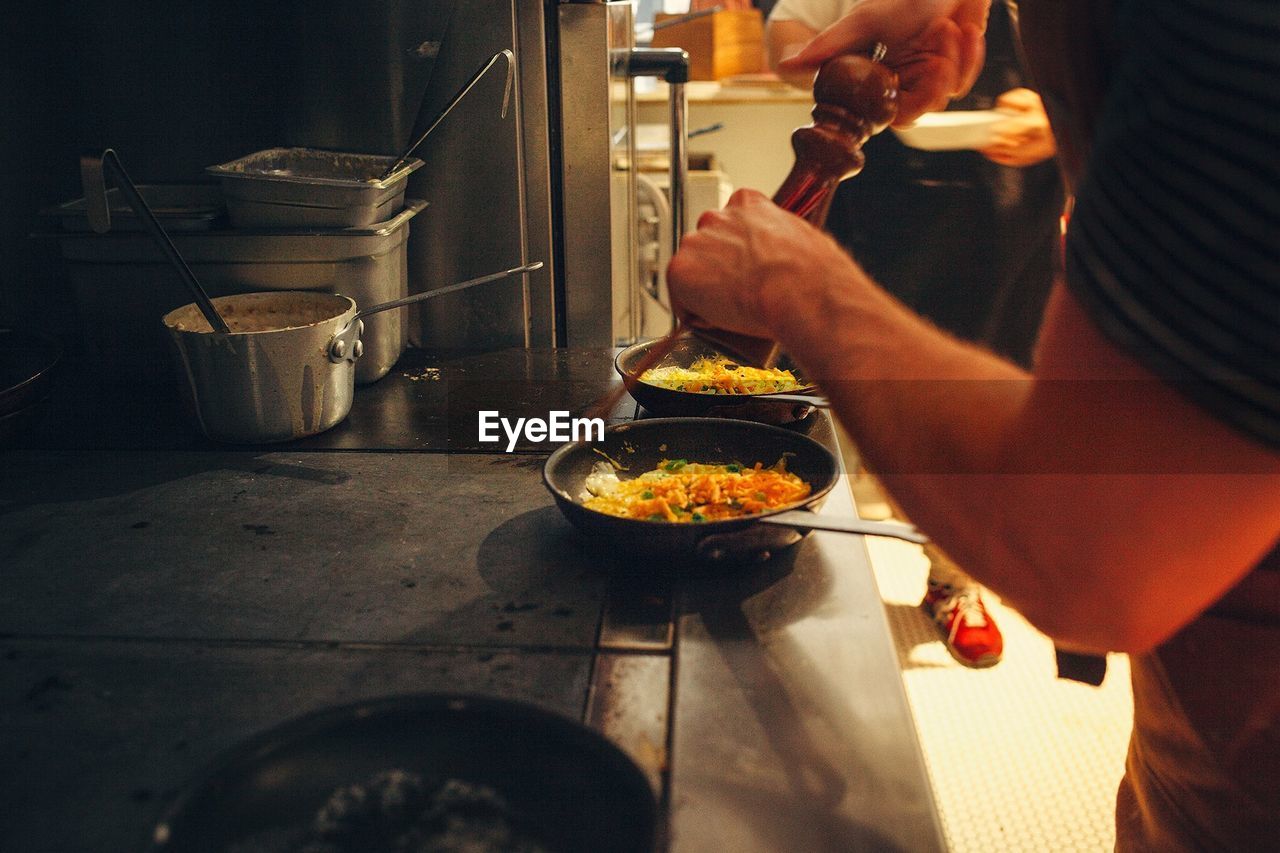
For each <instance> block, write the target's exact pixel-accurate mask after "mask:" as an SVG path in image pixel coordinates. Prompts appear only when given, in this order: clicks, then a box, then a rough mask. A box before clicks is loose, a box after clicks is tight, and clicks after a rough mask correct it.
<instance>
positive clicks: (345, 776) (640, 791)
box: [151, 694, 656, 853]
mask: <svg viewBox="0 0 1280 853" xmlns="http://www.w3.org/2000/svg"><path fill="white" fill-rule="evenodd" d="M393 769H394V770H404V771H408V772H410V773H414V774H418V775H420V776H422V777H423V778H424V779H426V780H437V781H443V780H445V779H457V780H460V781H462V782H467V783H470V784H472V785H484V786H487V787H489V788H492V789H494V790H495V791H497V793H498V794H499V795H500V796H501V797H502V798H503V799H504V800H505V801H506V803H507V806H508V808H509V809H510V814H511V818H512V823H513V827H514V828H516V829H517V831H518V832H519V833H520V834H521V835H522V836H525V837H528V838H529V839H530V840H532V841H534V842H536V843H538V844H540V845H542V846H543V847H544V848H546V849H547V850H554V851H561V853H585V851H592V853H649V851H651V850H653V839H654V833H655V828H656V807H655V805H654V797H653V793H652V791H651V790H650V788H649V783H648V782H647V781H646V780H645V777H644V775H643V774H642V773H641V771H640V770H639V768H637V767H636V766H635V764H634V763H632V761H631V760H630V759H629V758H627V756H626V755H624V754H623V753H622V751H621V750H619V749H618V748H617V747H616V746H614V745H613V744H612V743H610V742H609V741H608V740H607V739H605V738H604V737H603V736H601V735H599V734H597V733H596V732H594V731H592V730H591V729H589V728H587V727H586V726H583V725H581V724H579V723H577V722H574V721H572V720H569V719H566V718H564V717H560V716H557V715H555V714H552V713H549V712H547V711H543V710H541V709H539V708H536V707H533V706H532V705H528V704H524V703H518V702H511V701H506V700H501V699H491V698H483V697H473V696H457V695H441V694H421V695H416V696H400V697H392V698H387V699H380V700H375V701H369V702H363V703H360V704H356V705H350V706H347V707H342V708H333V709H329V710H324V711H319V712H317V713H314V714H310V715H308V716H305V717H301V718H299V719H296V720H293V721H291V722H288V723H285V724H283V725H281V726H279V727H277V728H275V729H272V730H270V731H268V732H265V733H264V734H261V735H258V736H257V737H255V738H252V739H251V740H249V741H247V742H245V743H242V744H240V745H238V746H235V747H233V748H232V749H231V750H230V751H229V752H228V753H226V754H225V755H223V756H222V757H221V758H220V759H219V760H218V761H217V762H216V763H215V764H214V766H213V767H212V768H210V769H209V770H208V771H206V772H205V773H204V774H202V776H201V778H199V779H197V780H196V781H195V782H194V783H193V784H192V785H191V786H190V787H188V788H187V789H186V790H185V791H184V792H183V793H182V794H180V795H179V798H178V800H177V802H176V803H175V804H174V805H173V806H172V807H171V808H170V809H169V810H168V812H167V813H166V815H165V816H164V817H163V818H162V819H161V821H160V822H159V823H158V824H157V825H156V827H155V830H154V832H153V841H152V847H151V850H152V851H153V853H225V851H228V850H281V849H285V850H294V849H297V847H296V846H293V844H294V842H295V839H296V836H298V835H301V834H304V833H305V831H306V829H307V827H308V826H309V825H310V824H311V823H312V821H313V819H314V817H315V815H316V813H317V811H319V810H320V808H321V807H322V806H324V805H325V802H326V801H327V800H328V798H329V796H330V794H331V793H332V792H333V791H334V790H336V789H338V788H342V787H346V786H348V785H352V784H357V783H362V782H364V781H365V780H366V779H369V778H370V777H372V776H374V775H376V774H379V773H381V772H384V771H387V770H393ZM360 849H365V848H364V847H361V848H360Z"/></svg>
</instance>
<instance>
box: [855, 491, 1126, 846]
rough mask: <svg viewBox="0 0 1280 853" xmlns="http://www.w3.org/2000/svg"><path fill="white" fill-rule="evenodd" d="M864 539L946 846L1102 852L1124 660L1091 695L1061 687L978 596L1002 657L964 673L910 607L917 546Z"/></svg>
mask: <svg viewBox="0 0 1280 853" xmlns="http://www.w3.org/2000/svg"><path fill="white" fill-rule="evenodd" d="M858 492H862V493H861V494H858ZM855 496H856V497H858V498H859V508H860V511H861V512H862V513H863V514H864V515H870V516H875V515H881V516H883V514H885V513H884V508H883V507H879V509H881V512H877V511H876V510H877V509H878V508H877V507H876V506H875V505H874V503H873V501H874V497H875V493H874V491H871V492H869V493H868V491H866V489H865V486H864V488H862V489H855ZM866 541H867V548H868V550H869V552H870V554H871V559H872V564H873V566H874V567H875V572H876V580H877V582H878V583H879V585H880V592H881V596H882V598H883V599H884V603H885V608H886V610H887V612H888V614H889V622H890V625H891V627H892V629H893V633H894V638H895V641H896V643H897V647H898V655H899V659H900V660H901V662H902V667H903V670H902V674H903V682H904V684H905V685H906V690H907V696H908V699H909V701H910V703H911V709H912V712H913V713H914V714H915V718H916V726H917V729H918V731H919V734H920V741H921V746H922V747H923V749H924V754H925V761H926V763H927V765H928V767H929V775H930V778H931V781H932V783H933V787H934V795H935V796H936V797H937V801H938V809H939V811H940V812H941V815H942V821H943V827H944V830H945V832H946V836H947V842H948V844H949V845H950V847H951V849H952V850H953V851H958V852H959V853H968V851H984V853H986V851H1055V853H1056V851H1110V850H1112V849H1113V847H1114V843H1115V831H1114V827H1113V823H1112V816H1113V808H1114V802H1115V791H1116V785H1117V783H1118V782H1119V780H1120V776H1121V774H1122V772H1123V769H1124V755H1125V750H1126V747H1127V744H1128V738H1129V728H1130V721H1131V718H1132V713H1133V704H1132V697H1131V695H1130V690H1129V661H1128V658H1126V657H1125V656H1123V655H1112V656H1111V657H1110V658H1109V660H1108V670H1107V678H1106V680H1105V681H1104V682H1103V684H1102V686H1101V687H1090V686H1087V685H1083V684H1078V683H1076V682H1069V681H1062V680H1059V679H1058V678H1056V675H1055V667H1054V658H1053V645H1052V643H1050V642H1049V640H1048V638H1046V637H1045V636H1044V635H1043V634H1041V633H1040V632H1038V631H1037V630H1036V629H1035V628H1033V627H1032V626H1031V625H1030V624H1029V623H1027V622H1026V620H1024V619H1023V618H1022V617H1021V616H1020V615H1019V614H1018V613H1017V612H1016V611H1014V610H1011V609H1009V608H1006V607H1004V606H1003V605H1001V604H1000V603H999V600H998V599H997V598H996V597H995V596H994V595H992V594H990V593H988V594H987V595H986V596H985V598H984V600H985V601H986V602H987V605H988V609H989V610H990V612H991V614H992V617H993V618H994V619H995V620H996V624H997V625H999V627H1000V629H1001V631H1002V632H1003V633H1004V638H1005V654H1004V660H1003V661H1001V663H999V664H998V665H996V666H995V667H992V668H990V669H985V670H973V669H968V668H966V667H963V666H961V665H960V664H958V663H956V662H955V661H954V660H952V658H951V656H950V655H949V654H948V653H947V650H946V648H945V647H944V646H943V644H942V642H941V640H940V639H939V636H938V634H937V632H936V630H935V628H934V627H933V623H932V622H931V621H930V620H929V619H928V618H926V616H925V615H924V613H923V612H922V611H921V610H920V608H919V603H920V599H921V596H922V595H923V593H924V584H925V577H926V574H927V571H928V564H927V561H926V559H925V558H924V555H923V553H922V552H921V550H920V549H919V547H917V546H914V545H909V544H906V543H903V542H897V541H891V540H886V539H876V538H868V539H867V540H866Z"/></svg>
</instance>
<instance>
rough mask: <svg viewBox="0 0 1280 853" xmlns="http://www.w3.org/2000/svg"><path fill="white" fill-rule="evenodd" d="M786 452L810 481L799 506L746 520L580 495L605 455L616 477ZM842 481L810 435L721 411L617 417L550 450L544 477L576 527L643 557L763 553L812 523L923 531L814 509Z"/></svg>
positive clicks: (848, 529)
mask: <svg viewBox="0 0 1280 853" xmlns="http://www.w3.org/2000/svg"><path fill="white" fill-rule="evenodd" d="M784 456H785V457H786V460H787V470H788V471H790V472H792V473H794V474H796V475H797V476H798V477H800V479H802V480H804V481H805V482H806V483H808V484H809V487H810V493H809V497H808V498H807V499H806V500H805V501H804V502H803V504H801V505H800V506H793V507H790V508H786V509H777V510H772V511H770V512H765V513H761V514H759V515H752V516H746V517H743V518H732V519H724V520H720V521H706V522H701V523H697V524H681V523H676V522H665V521H641V520H638V519H632V518H620V517H618V516H613V515H606V514H605V513H602V512H597V511H595V510H591V509H587V508H586V507H584V506H582V504H581V503H580V502H579V499H580V498H581V495H582V493H583V491H584V489H585V484H586V479H587V476H588V475H589V474H590V473H591V472H592V470H593V469H594V468H595V466H596V464H597V463H599V462H602V461H606V457H608V459H610V460H613V461H614V462H616V463H618V464H621V465H623V466H625V468H626V470H621V471H618V477H619V478H621V479H624V480H625V479H629V478H631V477H636V476H639V475H640V474H643V473H644V472H646V471H652V470H654V469H655V468H657V467H658V465H659V464H660V463H661V462H662V461H663V460H664V459H686V460H688V461H690V462H702V463H728V462H740V463H742V464H744V465H754V464H755V463H757V462H762V463H764V464H765V465H766V466H768V465H773V464H774V463H775V462H777V461H778V460H779V459H780V458H782V457H784ZM839 479H840V468H839V464H838V463H837V462H836V458H835V457H834V456H833V455H832V454H831V452H830V451H829V450H827V449H826V448H825V447H823V446H822V445H821V444H819V443H818V442H816V441H814V440H813V439H811V438H808V437H807V436H804V435H800V434H799V433H795V432H791V431H789V430H785V429H780V428H779V427H774V426H768V425H766V424H759V423H753V422H751V421H740V420H729V419H718V418H655V419H652V420H641V421H632V422H630V423H625V424H618V425H616V426H613V427H610V428H608V429H606V430H605V434H604V441H599V442H594V443H587V442H573V443H571V444H566V445H564V446H562V447H560V448H559V449H557V450H556V451H555V452H554V453H552V454H551V456H550V457H548V458H547V462H546V465H545V466H543V470H542V480H543V482H544V483H545V484H546V487H547V489H548V490H549V491H550V492H551V495H552V497H554V498H555V501H556V504H557V505H558V506H559V507H560V511H561V512H563V513H564V515H565V517H566V518H568V519H569V521H570V522H571V523H573V525H574V526H575V527H577V528H579V529H580V530H582V531H584V532H586V533H588V534H591V535H593V536H595V537H598V538H600V539H602V540H603V541H605V542H607V543H608V544H609V546H610V548H611V550H613V551H614V552H616V553H618V554H624V555H632V554H635V555H638V556H641V557H645V558H652V557H668V558H681V557H684V558H688V557H696V558H700V559H709V560H729V561H736V560H746V559H761V558H763V557H765V556H767V555H768V554H770V553H773V552H775V551H778V550H780V549H782V548H786V547H789V546H791V545H794V544H795V543H797V542H799V541H800V540H801V539H802V538H804V535H805V534H806V533H808V532H809V531H810V530H818V529H822V530H835V531H840V532H845V533H861V534H870V535H883V536H893V537H895V538H899V539H906V540H908V541H911V542H917V543H919V542H924V541H925V537H924V536H922V535H920V534H919V533H917V532H916V530H915V528H914V527H911V526H910V525H906V524H895V523H890V522H874V521H863V520H862V519H857V518H827V517H821V516H817V515H815V514H814V513H813V512H810V511H809V510H816V509H817V508H818V507H820V506H821V505H822V503H823V501H824V500H825V499H826V497H827V494H828V493H829V492H830V491H831V489H832V488H834V487H835V485H836V483H837V482H838V481H839Z"/></svg>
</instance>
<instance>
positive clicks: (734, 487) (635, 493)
mask: <svg viewBox="0 0 1280 853" xmlns="http://www.w3.org/2000/svg"><path fill="white" fill-rule="evenodd" d="M809 491H810V489H809V484H808V483H806V482H804V481H803V480H801V479H800V478H799V477H797V476H796V475H795V474H792V473H791V472H789V471H787V468H786V460H785V459H780V460H778V463H777V464H776V465H773V466H771V467H769V468H765V467H764V465H763V464H762V463H760V462H757V463H756V464H755V465H754V466H753V467H751V468H745V467H743V466H742V465H740V464H738V463H729V464H723V465H722V464H703V463H698V462H687V461H685V460H683V459H664V460H663V461H662V462H661V463H660V464H659V465H658V467H657V468H656V469H654V470H653V471H648V472H646V473H644V474H641V475H640V476H639V477H636V478H634V479H631V480H622V481H617V480H615V481H614V482H613V483H611V484H610V485H609V487H608V488H602V489H600V490H599V491H597V492H596V493H594V494H593V495H591V496H590V497H588V498H587V499H586V500H585V501H583V505H584V506H586V507H588V508H589V509H594V510H597V511H599V512H604V513H608V514H609V515H616V516H621V517H623V518H635V519H641V520H645V521H673V522H690V523H698V522H704V521H716V520H719V519H725V518H739V517H741V516H744V515H754V514H756V513H761V512H764V511H766V510H770V509H778V508H780V507H784V506H788V505H791V504H795V503H799V502H800V501H802V500H804V498H806V497H808V495H809Z"/></svg>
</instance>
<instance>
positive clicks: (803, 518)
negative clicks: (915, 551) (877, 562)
mask: <svg viewBox="0 0 1280 853" xmlns="http://www.w3.org/2000/svg"><path fill="white" fill-rule="evenodd" d="M760 523H761V524H776V525H779V526H782V527H790V528H791V529H792V530H828V531H831V532H834V533H859V534H861V535H863V536H888V537H890V538H892V539H902V540H903V541H906V542H914V543H915V544H917V545H924V544H926V543H927V542H928V541H929V537H928V536H925V535H924V534H923V533H921V532H920V531H919V530H917V529H916V528H915V527H914V526H912V525H910V524H901V523H899V522H895V521H865V520H863V519H861V518H851V517H848V516H836V515H817V514H815V513H812V512H809V511H808V510H804V509H793V510H788V511H787V512H780V513H778V514H777V515H769V516H765V517H764V518H762V519H760Z"/></svg>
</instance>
